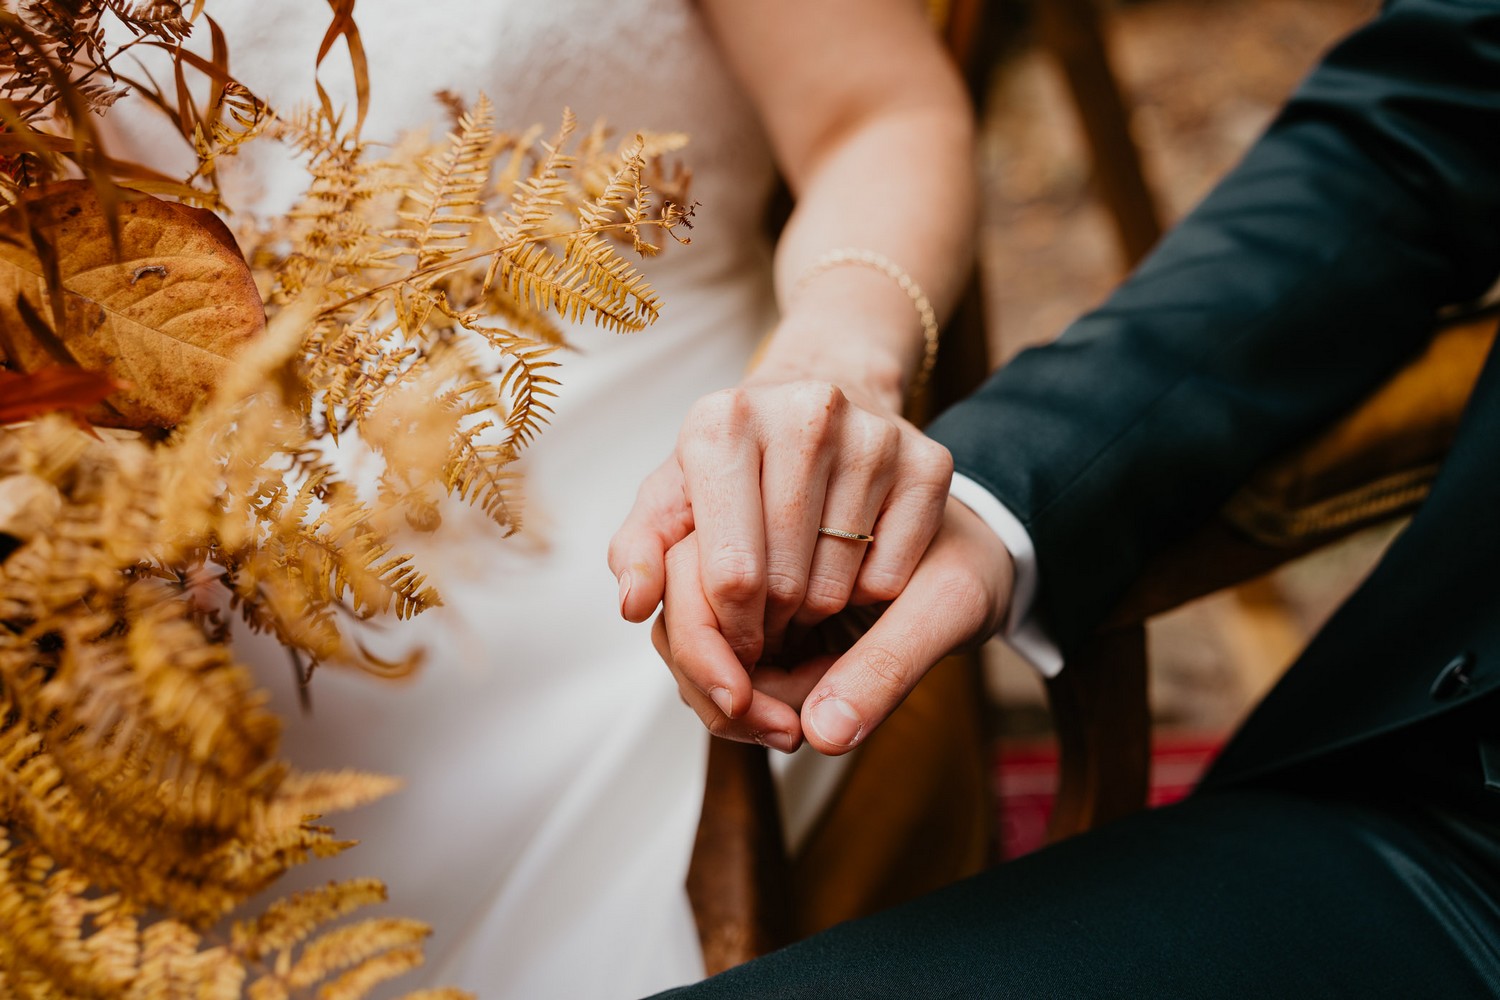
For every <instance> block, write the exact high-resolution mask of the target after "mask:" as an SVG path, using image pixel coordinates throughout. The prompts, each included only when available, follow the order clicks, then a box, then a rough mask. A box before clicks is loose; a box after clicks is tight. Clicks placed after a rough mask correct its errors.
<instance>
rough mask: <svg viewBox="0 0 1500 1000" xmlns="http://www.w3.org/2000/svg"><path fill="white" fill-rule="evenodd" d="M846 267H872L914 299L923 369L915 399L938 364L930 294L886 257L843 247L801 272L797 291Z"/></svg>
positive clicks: (914, 389) (913, 384)
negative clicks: (918, 321)
mask: <svg viewBox="0 0 1500 1000" xmlns="http://www.w3.org/2000/svg"><path fill="white" fill-rule="evenodd" d="M845 264H857V265H859V266H861V267H873V268H874V269H875V270H877V271H879V272H880V273H881V274H883V275H885V276H886V277H888V278H890V279H891V280H892V281H894V282H895V283H896V284H897V285H899V286H900V288H901V290H902V291H903V292H905V293H906V294H907V296H908V297H909V298H910V299H911V302H912V305H914V306H916V307H917V318H918V319H920V320H921V321H922V365H921V367H920V368H918V369H917V374H916V377H915V378H913V379H912V382H911V387H910V388H909V390H908V391H907V395H908V396H909V397H915V396H916V395H918V394H919V393H920V392H922V390H923V389H925V388H926V387H927V380H928V379H929V378H931V377H932V368H933V366H934V365H936V364H937V353H938V322H937V313H936V312H935V311H934V310H933V308H932V301H931V300H930V299H928V298H927V293H925V292H923V291H922V286H921V285H918V284H917V282H916V280H915V279H914V278H913V277H912V276H911V275H909V274H907V273H906V271H905V270H904V269H903V268H902V267H901V265H899V264H897V263H896V262H895V261H893V260H891V259H890V258H889V257H887V256H885V255H884V254H880V253H876V252H875V251H874V250H862V249H860V248H859V247H840V248H838V249H837V250H830V251H828V252H827V253H825V254H824V255H823V256H821V257H819V258H818V259H817V260H815V261H813V262H812V265H811V266H809V267H808V269H807V270H806V271H803V272H802V277H800V278H798V279H797V286H796V287H797V288H798V289H801V288H802V286H803V285H806V284H807V283H808V282H809V281H811V280H812V279H813V278H815V277H817V276H818V275H820V274H822V273H823V272H824V271H828V270H832V269H833V268H835V267H840V266H842V265H845Z"/></svg>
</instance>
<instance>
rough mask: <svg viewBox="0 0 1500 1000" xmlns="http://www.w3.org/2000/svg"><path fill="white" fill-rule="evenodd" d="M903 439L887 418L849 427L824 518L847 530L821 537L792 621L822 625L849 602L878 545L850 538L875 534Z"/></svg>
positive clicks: (832, 528)
mask: <svg viewBox="0 0 1500 1000" xmlns="http://www.w3.org/2000/svg"><path fill="white" fill-rule="evenodd" d="M900 438H901V432H900V431H899V430H897V429H896V427H895V426H894V425H892V424H890V423H887V422H884V421H880V422H875V421H873V420H871V421H864V422H860V423H854V424H851V426H850V427H849V428H848V429H847V431H846V433H845V436H844V443H843V445H842V448H841V454H840V456H839V459H838V462H837V464H836V465H835V467H834V470H833V473H832V477H831V480H830V482H829V484H828V495H827V498H826V499H825V500H824V502H823V511H822V516H821V517H820V519H819V522H820V523H819V527H820V528H826V529H829V530H830V531H835V532H842V533H845V534H826V533H818V534H816V535H815V537H816V539H817V546H816V547H815V548H814V549H813V557H812V565H811V567H809V569H808V574H807V593H806V594H805V595H804V596H803V598H802V607H801V608H799V609H798V611H797V613H796V615H795V616H794V617H793V619H792V620H793V621H794V622H796V623H797V624H798V625H816V624H817V623H818V622H820V621H822V620H823V619H825V618H828V617H831V616H832V615H836V614H838V613H839V612H840V611H842V610H843V609H844V608H845V607H846V606H847V605H848V604H849V599H850V597H851V595H852V594H853V592H854V583H855V580H856V579H857V578H858V576H859V568H860V564H861V563H862V562H863V561H864V560H865V559H866V558H867V557H868V553H870V552H872V550H873V547H874V546H875V545H876V544H878V543H874V542H871V541H868V540H867V539H866V538H863V537H847V536H848V535H853V536H870V535H873V534H874V532H873V530H872V529H873V528H874V526H875V519H876V517H877V516H878V515H879V512H880V508H881V505H882V504H883V503H884V501H885V498H886V495H887V493H888V492H889V491H890V488H891V484H892V483H893V482H894V480H895V477H896V468H895V461H896V457H897V455H898V453H899V448H900ZM814 531H815V532H817V531H818V528H814Z"/></svg>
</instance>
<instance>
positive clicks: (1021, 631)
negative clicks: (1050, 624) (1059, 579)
mask: <svg viewBox="0 0 1500 1000" xmlns="http://www.w3.org/2000/svg"><path fill="white" fill-rule="evenodd" d="M948 495H949V496H951V497H952V498H953V499H955V500H957V501H958V502H959V503H961V504H963V505H964V506H965V507H967V508H969V509H970V510H972V511H973V512H974V513H975V514H978V515H979V519H980V520H981V521H983V522H984V523H985V524H987V525H989V528H990V530H991V531H993V532H994V533H995V534H996V535H997V536H999V538H1000V541H1001V542H1002V543H1003V544H1004V545H1005V547H1006V548H1007V549H1009V550H1010V558H1011V562H1012V563H1014V564H1015V573H1016V579H1015V586H1014V588H1013V589H1012V591H1011V597H1010V610H1009V612H1007V613H1006V616H1005V623H1004V624H1003V625H1001V627H1000V631H999V632H998V633H996V634H997V635H998V636H999V637H1000V638H1001V639H1004V640H1005V642H1006V644H1007V645H1009V646H1010V648H1011V649H1014V650H1015V651H1016V652H1017V653H1019V654H1020V655H1021V656H1022V658H1024V659H1025V660H1026V662H1027V663H1030V664H1031V665H1032V666H1033V667H1035V668H1036V669H1037V670H1038V671H1039V672H1040V673H1041V675H1042V676H1043V677H1056V676H1057V675H1058V673H1059V672H1061V671H1062V668H1063V658H1062V651H1061V650H1059V649H1058V648H1057V644H1056V643H1054V642H1053V641H1052V639H1051V638H1050V637H1049V636H1048V635H1047V633H1046V631H1045V630H1044V629H1043V628H1042V626H1041V624H1040V623H1039V622H1038V621H1037V620H1036V616H1034V615H1033V614H1032V605H1033V604H1034V603H1035V601H1036V587H1037V565H1036V546H1035V545H1033V544H1032V542H1031V535H1030V533H1029V532H1027V530H1026V528H1025V526H1024V525H1022V524H1021V521H1020V519H1019V518H1017V517H1016V515H1014V514H1012V513H1011V512H1010V510H1009V508H1007V507H1006V506H1005V505H1004V504H1003V503H1001V502H1000V501H999V500H997V499H995V495H994V494H993V493H991V492H990V491H989V490H987V489H985V488H984V487H983V486H980V485H979V484H978V483H976V482H975V481H974V480H972V479H970V478H969V477H968V476H965V475H963V474H962V473H958V472H955V473H954V474H953V483H952V485H951V486H949V487H948Z"/></svg>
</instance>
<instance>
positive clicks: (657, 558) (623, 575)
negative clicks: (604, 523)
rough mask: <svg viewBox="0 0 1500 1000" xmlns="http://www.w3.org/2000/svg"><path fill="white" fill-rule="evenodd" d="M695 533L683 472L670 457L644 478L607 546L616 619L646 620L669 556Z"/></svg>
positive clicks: (661, 589)
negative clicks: (615, 590) (617, 605)
mask: <svg viewBox="0 0 1500 1000" xmlns="http://www.w3.org/2000/svg"><path fill="white" fill-rule="evenodd" d="M692 530H693V512H692V508H691V507H690V506H689V505H688V501H687V492H686V490H685V489H684V487H683V479H682V470H681V469H680V468H679V467H678V465H677V460H676V458H675V457H674V458H669V459H667V460H666V461H665V462H663V463H662V464H661V465H660V466H658V467H657V468H656V471H654V472H652V473H651V475H649V476H647V477H646V479H645V481H644V482H643V483H641V488H640V490H639V491H638V492H637V493H636V497H635V505H634V506H633V507H631V508H630V513H629V514H628V515H627V516H626V518H625V523H624V524H622V525H620V528H619V530H618V531H616V532H615V535H614V537H613V538H612V539H610V542H609V568H610V572H612V573H614V575H615V579H616V580H618V581H619V583H620V614H621V616H622V617H624V618H626V619H627V620H629V621H633V622H643V621H645V620H646V619H648V618H650V617H651V615H652V614H653V613H654V612H655V611H656V607H657V605H659V604H660V603H661V600H662V595H663V593H664V592H665V588H666V571H665V566H666V555H667V552H668V551H669V550H670V549H671V548H672V546H674V545H676V544H677V543H678V542H680V541H682V540H683V539H684V538H686V537H687V536H688V535H689V534H691V533H692Z"/></svg>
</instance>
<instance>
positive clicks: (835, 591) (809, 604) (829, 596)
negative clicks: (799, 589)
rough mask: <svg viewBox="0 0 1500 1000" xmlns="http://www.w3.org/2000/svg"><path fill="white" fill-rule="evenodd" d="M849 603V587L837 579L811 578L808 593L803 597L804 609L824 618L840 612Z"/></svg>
mask: <svg viewBox="0 0 1500 1000" xmlns="http://www.w3.org/2000/svg"><path fill="white" fill-rule="evenodd" d="M848 604H849V587H848V586H847V585H845V584H843V583H842V582H841V581H837V580H829V579H819V580H809V581H808V583H807V593H806V594H805V595H804V596H803V598H802V607H803V608H804V609H806V610H807V611H808V612H810V613H812V614H815V615H820V616H822V617H824V618H829V617H832V616H833V615H836V614H838V613H839V612H840V611H842V610H844V608H845V607H846V606H847V605H848Z"/></svg>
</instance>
